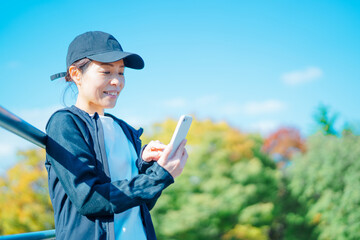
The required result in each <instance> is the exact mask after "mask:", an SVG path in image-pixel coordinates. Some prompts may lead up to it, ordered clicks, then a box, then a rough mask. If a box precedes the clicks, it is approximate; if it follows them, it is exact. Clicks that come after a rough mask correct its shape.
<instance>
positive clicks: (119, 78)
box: [111, 76, 125, 88]
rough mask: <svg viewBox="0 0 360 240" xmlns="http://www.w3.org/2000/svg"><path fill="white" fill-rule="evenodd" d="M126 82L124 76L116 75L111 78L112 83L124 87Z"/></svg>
mask: <svg viewBox="0 0 360 240" xmlns="http://www.w3.org/2000/svg"><path fill="white" fill-rule="evenodd" d="M124 84H125V78H124V76H116V77H114V78H113V79H111V85H116V86H120V88H123V87H124Z"/></svg>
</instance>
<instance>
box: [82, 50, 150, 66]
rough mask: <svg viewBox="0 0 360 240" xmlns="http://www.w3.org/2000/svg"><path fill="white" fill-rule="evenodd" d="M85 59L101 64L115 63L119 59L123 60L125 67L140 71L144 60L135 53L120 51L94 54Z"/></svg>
mask: <svg viewBox="0 0 360 240" xmlns="http://www.w3.org/2000/svg"><path fill="white" fill-rule="evenodd" d="M87 58H89V59H91V60H94V61H98V62H103V63H110V62H116V61H119V60H121V59H124V65H125V67H128V68H133V69H142V68H144V65H145V64H144V60H143V59H142V58H141V57H140V56H139V55H137V54H135V53H128V52H120V51H113V52H106V53H101V54H95V55H91V56H87Z"/></svg>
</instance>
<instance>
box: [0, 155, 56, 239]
mask: <svg viewBox="0 0 360 240" xmlns="http://www.w3.org/2000/svg"><path fill="white" fill-rule="evenodd" d="M18 157H19V161H18V163H17V164H16V165H15V166H14V167H12V168H11V169H9V170H8V171H7V172H6V175H5V176H4V177H1V178H0V208H1V211H0V235H7V234H15V233H23V232H31V231H41V230H46V229H53V228H54V218H53V210H52V205H51V201H50V198H49V194H48V188H47V173H46V169H45V166H44V160H45V151H44V150H43V149H41V150H28V151H21V152H19V153H18Z"/></svg>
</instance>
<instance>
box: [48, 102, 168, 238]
mask: <svg viewBox="0 0 360 240" xmlns="http://www.w3.org/2000/svg"><path fill="white" fill-rule="evenodd" d="M105 115H107V116H110V117H112V118H113V119H114V121H116V122H117V123H118V124H119V125H120V126H121V128H122V130H123V131H124V133H125V135H126V136H127V138H128V139H129V140H130V141H131V142H132V144H133V145H134V148H135V150H136V152H137V154H138V156H140V152H141V141H140V139H139V137H140V135H141V134H142V129H141V128H140V130H135V129H134V128H132V127H131V126H130V125H128V124H127V123H125V122H124V121H122V120H120V119H118V118H116V117H114V116H112V115H110V114H105ZM46 132H47V135H48V138H47V144H46V162H45V166H46V169H47V171H48V181H49V192H50V197H51V201H52V204H53V208H54V215H55V216H54V217H55V228H56V238H57V239H66V240H69V239H70V240H71V239H75V240H80V239H109V240H115V237H114V213H120V212H122V211H125V210H127V209H129V208H132V207H134V206H140V211H141V217H142V222H143V224H144V229H145V233H146V235H147V239H156V236H155V231H154V227H153V224H152V221H151V217H150V213H149V209H151V208H152V207H153V206H154V205H155V202H156V200H157V199H158V197H159V196H160V194H161V192H162V190H163V189H165V188H166V187H167V186H169V185H170V184H172V183H173V182H174V179H173V177H172V176H171V175H170V174H169V173H168V172H167V171H166V170H165V169H164V168H162V167H161V166H160V165H158V164H157V163H156V162H151V163H147V162H145V161H143V160H142V159H141V158H140V157H139V158H138V160H137V164H136V165H137V167H138V169H139V175H138V176H136V177H134V178H133V179H131V180H129V181H128V180H121V181H114V182H111V178H110V171H109V166H108V161H107V158H106V152H105V143H104V135H103V129H102V124H101V121H100V118H99V115H98V114H97V113H95V114H94V116H92V117H91V116H90V115H89V114H88V113H86V112H85V111H83V110H80V109H79V108H77V107H75V106H71V107H68V108H64V109H60V110H58V111H57V112H55V113H54V114H53V115H52V116H51V117H50V119H49V121H48V123H47V125H46Z"/></svg>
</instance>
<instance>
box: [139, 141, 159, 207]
mask: <svg viewBox="0 0 360 240" xmlns="http://www.w3.org/2000/svg"><path fill="white" fill-rule="evenodd" d="M146 146H147V144H146V145H144V146H143V147H142V148H141V151H140V155H139V157H138V159H137V161H136V165H137V167H138V169H139V173H140V174H142V173H145V172H146V170H147V169H148V168H149V167H151V166H153V165H154V163H155V161H151V162H146V161H144V159H142V157H141V156H142V153H143V151H144V149H145V147H146ZM161 193H162V191H160V192H159V193H158V194H157V195H156V196H155V197H154V198H152V199H151V200H150V201H148V202H146V205H147V207H148V209H149V210H151V209H152V208H153V207H154V206H155V203H156V202H157V200H158V198H159V197H160V195H161Z"/></svg>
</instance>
